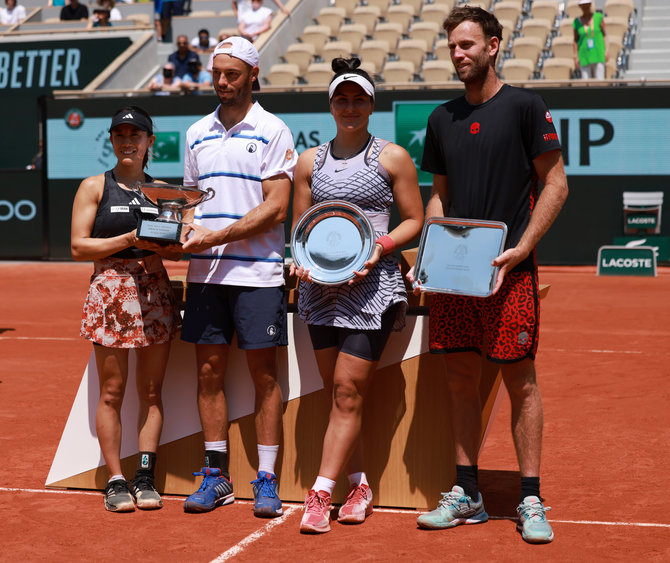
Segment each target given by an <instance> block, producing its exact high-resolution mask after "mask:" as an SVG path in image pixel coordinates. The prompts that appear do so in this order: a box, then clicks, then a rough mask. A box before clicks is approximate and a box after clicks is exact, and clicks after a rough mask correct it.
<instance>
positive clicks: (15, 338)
mask: <svg viewBox="0 0 670 563" xmlns="http://www.w3.org/2000/svg"><path fill="white" fill-rule="evenodd" d="M0 340H68V341H69V340H72V341H74V340H77V341H82V340H83V339H82V338H81V337H80V338H74V337H72V338H71V337H67V336H0Z"/></svg>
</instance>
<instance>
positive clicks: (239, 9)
mask: <svg viewBox="0 0 670 563" xmlns="http://www.w3.org/2000/svg"><path fill="white" fill-rule="evenodd" d="M272 1H273V2H274V3H275V4H276V5H277V8H279V11H280V12H281V13H282V14H285V15H287V16H288V15H289V14H290V13H291V12H290V11H289V10H287V9H286V8H285V7H284V4H282V1H281V0H272ZM232 2H233V12H235V17H236V18H237V19H238V20H239V19H240V13H244V12H245V11H247V10H252V9H253V8H252V7H251V0H240V1H239V2H238V0H232Z"/></svg>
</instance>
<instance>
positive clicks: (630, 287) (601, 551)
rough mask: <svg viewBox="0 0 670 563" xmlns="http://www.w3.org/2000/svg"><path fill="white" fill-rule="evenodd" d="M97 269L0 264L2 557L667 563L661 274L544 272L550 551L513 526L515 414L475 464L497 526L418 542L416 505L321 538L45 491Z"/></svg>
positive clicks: (501, 419) (79, 363) (231, 510)
mask: <svg viewBox="0 0 670 563" xmlns="http://www.w3.org/2000/svg"><path fill="white" fill-rule="evenodd" d="M184 266H185V264H184V263H179V264H176V265H173V266H169V269H170V270H171V273H175V274H181V273H183V272H184ZM91 270H92V266H91V264H89V263H85V264H73V263H18V262H0V358H1V359H2V361H1V363H0V521H1V522H2V526H1V527H0V560H3V561H38V560H40V561H42V560H49V561H81V560H89V561H118V560H125V561H140V560H141V561H145V562H148V561H166V560H168V561H172V562H178V561H189V562H191V561H192V562H207V561H213V560H217V561H226V560H231V559H232V560H235V561H257V560H267V561H361V560H369V561H390V560H410V559H411V560H414V561H433V560H445V559H453V558H458V559H468V560H474V561H518V560H528V559H536V560H542V561H605V560H607V561H611V560H614V561H624V560H632V559H635V560H643V561H668V560H670V515H669V512H668V509H667V502H668V490H670V472H668V469H667V468H668V466H670V448H668V444H670V409H669V408H668V404H669V403H670V382H669V379H670V367H669V366H670V364H669V361H668V354H667V352H668V349H669V348H670V298H669V296H670V270H668V268H661V269H660V271H659V275H658V277H656V278H635V277H597V276H596V275H595V268H590V267H573V268H554V267H543V268H541V269H540V283H543V284H550V285H551V289H550V291H549V295H548V297H547V298H546V299H545V300H544V301H543V306H542V307H543V309H542V329H541V338H540V349H539V353H538V357H537V368H538V374H539V379H540V386H541V389H542V393H543V399H544V409H545V435H544V448H543V467H542V494H543V496H544V497H545V504H546V505H548V506H551V507H552V508H553V509H552V511H551V512H549V513H548V518H549V519H550V521H551V522H552V525H553V528H554V532H555V534H556V539H555V540H554V542H553V543H551V544H548V545H540V546H532V545H528V544H526V543H524V542H523V541H522V540H521V538H520V536H519V535H518V534H517V533H516V532H515V522H514V520H512V517H513V516H515V512H514V509H515V507H516V504H517V502H518V486H519V485H518V481H519V480H518V473H517V468H516V460H515V456H514V448H513V445H512V440H511V435H510V432H509V428H508V426H509V418H510V412H509V408H508V405H507V403H506V402H504V403H503V406H502V408H501V409H500V411H499V412H498V415H497V418H496V419H495V421H494V423H493V427H492V430H491V432H490V434H489V436H488V438H487V441H486V443H485V445H484V448H483V450H482V455H481V457H480V462H479V467H480V488H481V490H482V493H483V495H484V501H485V506H486V509H487V512H488V513H489V514H490V515H491V516H492V519H491V520H490V521H489V522H488V523H486V524H483V525H479V526H461V527H459V528H456V529H454V530H448V531H425V530H419V529H417V527H416V516H417V514H418V512H417V511H414V510H406V509H389V510H385V509H384V510H382V509H380V510H376V511H375V513H374V514H373V515H372V516H371V517H370V518H369V519H368V521H367V522H366V523H365V524H364V525H362V526H343V525H339V524H337V523H334V524H333V527H332V528H333V529H332V531H331V532H330V533H328V534H325V535H323V536H316V537H315V536H304V535H300V534H299V533H298V523H299V520H300V507H299V506H297V505H285V511H286V514H285V516H283V517H282V518H279V519H276V520H271V521H267V520H259V519H256V518H254V517H253V515H252V511H251V504H250V502H248V501H246V500H239V501H237V502H236V503H235V504H233V505H230V506H227V507H223V508H220V509H217V510H215V511H214V512H212V513H209V514H185V513H184V512H183V509H182V503H183V497H175V496H168V497H166V498H165V506H164V508H163V509H162V510H160V511H157V512H142V511H136V512H133V513H129V514H112V513H108V512H105V510H104V508H103V503H102V493H101V492H99V491H72V490H53V489H45V488H44V482H45V480H46V477H47V474H48V471H49V467H50V465H51V461H52V459H53V456H54V454H55V452H56V448H57V446H58V443H59V440H60V436H61V433H62V431H63V428H64V426H65V422H66V420H67V416H68V413H69V411H70V407H71V405H72V401H73V399H74V396H75V394H76V391H77V388H78V385H79V382H80V380H81V377H82V373H83V370H84V368H85V366H86V363H87V361H88V357H89V355H90V344H89V343H87V342H84V341H82V340H81V339H80V338H79V336H78V331H79V319H80V314H81V306H82V302H83V299H84V296H85V293H86V289H87V286H88V278H89V275H90V273H91ZM195 469H197V468H194V470H195ZM234 478H235V476H234V475H233V479H234ZM280 478H281V476H280ZM449 486H450V483H445V490H447V488H448V487H449ZM435 502H437V498H436V499H435ZM431 508H434V506H433V507H431Z"/></svg>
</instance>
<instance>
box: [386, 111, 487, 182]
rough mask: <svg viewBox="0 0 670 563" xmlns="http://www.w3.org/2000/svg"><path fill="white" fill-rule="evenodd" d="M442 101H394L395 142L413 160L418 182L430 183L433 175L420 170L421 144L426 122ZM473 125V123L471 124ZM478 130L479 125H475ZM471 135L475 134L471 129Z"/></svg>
mask: <svg viewBox="0 0 670 563" xmlns="http://www.w3.org/2000/svg"><path fill="white" fill-rule="evenodd" d="M442 103H444V100H441V101H439V102H394V104H393V112H394V114H395V142H396V143H397V144H398V145H400V146H401V147H403V148H404V149H405V150H406V151H407V152H408V153H409V155H410V156H411V157H412V160H413V161H414V165H415V166H416V170H417V173H418V175H419V184H421V185H424V186H426V185H430V184H432V183H433V175H432V174H429V173H428V172H424V171H423V170H420V168H421V158H422V157H423V146H424V144H425V142H426V124H427V123H428V117H429V116H430V114H431V113H432V112H433V110H434V109H435V108H436V107H437V106H439V105H440V104H442ZM473 125H474V124H473ZM477 132H479V127H477ZM472 133H473V135H474V134H476V133H475V132H474V131H472Z"/></svg>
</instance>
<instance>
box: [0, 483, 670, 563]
mask: <svg viewBox="0 0 670 563" xmlns="http://www.w3.org/2000/svg"><path fill="white" fill-rule="evenodd" d="M0 492H6V493H47V494H60V495H63V494H65V495H94V496H102V492H101V491H79V490H73V489H24V488H21V487H0ZM161 498H162V499H163V500H174V501H180V502H184V497H175V496H167V495H166V496H163V497H161ZM235 504H252V501H249V500H237V499H235ZM283 504H284V507H286V512H285V513H284V516H281V517H280V518H277V519H274V520H272V522H276V521H278V520H279V521H280V522H283V520H285V519H286V517H288V516H289V514H292V513H293V512H295V511H296V510H298V509H299V508H301V507H302V503H301V504H298V503H288V502H285V503H283ZM375 512H381V513H389V514H413V515H414V516H418V515H419V514H423V513H424V512H423V511H421V510H411V509H400V508H375ZM489 519H490V520H512V521H516V518H513V517H511V516H490V515H489ZM547 520H548V521H549V522H553V523H556V524H587V525H596V526H633V527H638V528H668V529H670V524H661V523H658V522H608V521H602V520H554V519H549V518H547ZM252 535H253V534H252ZM242 541H245V540H242ZM226 553H228V552H226ZM222 555H225V554H222ZM219 557H221V556H219ZM215 561H218V559H217V560H215ZM222 561H223V560H222Z"/></svg>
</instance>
